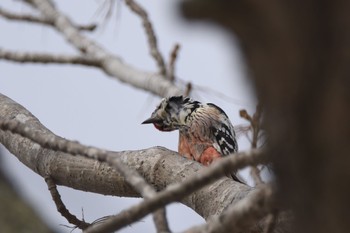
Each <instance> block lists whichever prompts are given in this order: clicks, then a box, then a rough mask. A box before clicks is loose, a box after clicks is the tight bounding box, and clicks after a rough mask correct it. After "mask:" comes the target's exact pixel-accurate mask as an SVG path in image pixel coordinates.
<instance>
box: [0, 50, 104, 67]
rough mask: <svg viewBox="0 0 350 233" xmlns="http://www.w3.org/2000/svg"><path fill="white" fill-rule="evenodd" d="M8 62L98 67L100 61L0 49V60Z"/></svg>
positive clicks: (90, 58)
mask: <svg viewBox="0 0 350 233" xmlns="http://www.w3.org/2000/svg"><path fill="white" fill-rule="evenodd" d="M1 59H4V60H8V61H13V62H20V63H26V62H30V63H56V64H79V65H86V66H95V67H100V66H101V61H99V60H97V59H95V58H92V57H87V56H74V55H63V54H60V55H58V54H57V55H54V54H49V53H29V52H17V51H6V50H3V49H1V48H0V60H1Z"/></svg>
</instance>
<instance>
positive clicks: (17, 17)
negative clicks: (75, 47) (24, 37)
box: [0, 7, 97, 31]
mask: <svg viewBox="0 0 350 233" xmlns="http://www.w3.org/2000/svg"><path fill="white" fill-rule="evenodd" d="M0 16H2V17H4V18H5V19H8V20H12V21H25V22H30V23H39V24H44V25H48V26H53V21H52V20H49V19H46V18H42V17H38V16H35V15H30V14H18V13H13V12H9V11H7V10H5V9H3V8H1V7H0ZM75 27H76V28H77V29H78V30H80V31H93V30H95V29H96V27H97V25H96V24H89V25H76V26H75Z"/></svg>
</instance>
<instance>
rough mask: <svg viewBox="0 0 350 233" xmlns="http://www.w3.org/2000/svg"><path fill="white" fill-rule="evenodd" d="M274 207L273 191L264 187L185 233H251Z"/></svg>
mask: <svg viewBox="0 0 350 233" xmlns="http://www.w3.org/2000/svg"><path fill="white" fill-rule="evenodd" d="M274 207H275V205H274V204H273V192H272V189H271V188H270V187H269V186H267V185H264V186H261V187H260V188H258V189H256V190H254V191H253V192H251V193H250V194H249V195H248V196H247V197H246V198H244V199H242V200H241V201H239V202H238V203H236V204H235V205H231V206H229V207H228V209H227V210H226V211H224V212H223V213H222V214H221V215H220V216H217V217H215V218H213V219H211V220H209V222H208V223H206V224H204V225H202V226H197V227H193V228H191V229H189V230H187V231H185V233H199V232H205V233H220V232H232V233H238V232H250V231H249V230H250V229H251V228H252V226H257V223H258V222H259V220H261V219H262V218H263V217H265V216H266V215H267V214H268V213H270V212H271V211H272V210H273V209H274Z"/></svg>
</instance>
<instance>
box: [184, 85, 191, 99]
mask: <svg viewBox="0 0 350 233" xmlns="http://www.w3.org/2000/svg"><path fill="white" fill-rule="evenodd" d="M191 91H192V83H191V82H188V83H187V84H186V90H185V93H184V95H185V96H189V95H190V93H191Z"/></svg>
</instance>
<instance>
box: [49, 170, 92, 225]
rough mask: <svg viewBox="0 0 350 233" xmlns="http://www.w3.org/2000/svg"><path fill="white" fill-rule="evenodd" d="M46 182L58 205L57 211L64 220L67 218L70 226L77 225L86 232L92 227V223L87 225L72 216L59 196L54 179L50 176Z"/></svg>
mask: <svg viewBox="0 0 350 233" xmlns="http://www.w3.org/2000/svg"><path fill="white" fill-rule="evenodd" d="M45 182H46V184H47V188H48V189H49V191H50V193H51V196H52V200H53V201H54V202H55V204H56V208H57V211H58V212H59V213H60V214H61V215H62V216H63V217H64V218H66V219H67V221H68V222H69V223H70V224H73V225H75V226H76V227H78V228H79V229H82V230H84V229H86V228H88V227H89V226H90V225H91V223H87V222H85V221H84V220H79V219H78V218H77V217H76V216H75V215H73V214H71V213H70V212H69V210H68V209H67V208H66V206H65V205H64V203H63V201H62V199H61V195H60V194H59V192H58V190H57V187H56V184H55V182H54V181H53V179H52V178H51V177H50V176H46V177H45Z"/></svg>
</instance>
